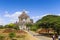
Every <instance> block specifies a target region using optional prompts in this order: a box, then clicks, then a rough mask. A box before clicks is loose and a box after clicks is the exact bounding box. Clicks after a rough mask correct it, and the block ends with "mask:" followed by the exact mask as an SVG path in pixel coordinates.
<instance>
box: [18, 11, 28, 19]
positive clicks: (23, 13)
mask: <svg viewBox="0 0 60 40" xmlns="http://www.w3.org/2000/svg"><path fill="white" fill-rule="evenodd" d="M19 18H23V19H24V18H29V16H28V15H27V14H26V12H25V11H23V12H22V14H21V15H20V16H19Z"/></svg>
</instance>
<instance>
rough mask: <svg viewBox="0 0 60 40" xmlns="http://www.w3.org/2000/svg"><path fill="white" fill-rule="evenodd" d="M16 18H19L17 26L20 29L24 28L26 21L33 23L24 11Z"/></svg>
mask: <svg viewBox="0 0 60 40" xmlns="http://www.w3.org/2000/svg"><path fill="white" fill-rule="evenodd" d="M18 18H19V28H20V29H26V24H27V23H33V20H32V19H30V17H29V16H28V15H27V13H26V12H25V11H23V12H22V14H21V15H20V16H19V17H18Z"/></svg>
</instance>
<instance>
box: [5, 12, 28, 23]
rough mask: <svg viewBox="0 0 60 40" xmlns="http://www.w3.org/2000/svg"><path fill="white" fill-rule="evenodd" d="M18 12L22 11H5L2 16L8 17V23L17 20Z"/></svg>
mask: <svg viewBox="0 0 60 40" xmlns="http://www.w3.org/2000/svg"><path fill="white" fill-rule="evenodd" d="M25 12H26V13H29V12H28V11H25ZM20 14H22V11H17V12H14V13H12V14H9V13H6V14H5V15H4V17H6V18H9V19H10V20H9V23H14V22H16V21H18V20H19V19H18V16H20Z"/></svg>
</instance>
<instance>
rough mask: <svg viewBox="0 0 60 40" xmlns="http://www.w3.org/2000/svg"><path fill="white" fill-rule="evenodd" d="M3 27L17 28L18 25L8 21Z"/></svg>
mask: <svg viewBox="0 0 60 40" xmlns="http://www.w3.org/2000/svg"><path fill="white" fill-rule="evenodd" d="M5 28H13V29H16V30H19V25H16V24H13V23H10V24H8V25H5Z"/></svg>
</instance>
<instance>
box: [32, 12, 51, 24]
mask: <svg viewBox="0 0 60 40" xmlns="http://www.w3.org/2000/svg"><path fill="white" fill-rule="evenodd" d="M46 15H51V14H49V13H47V14H43V15H40V16H34V17H32V19H33V20H34V23H35V22H36V21H37V20H38V19H41V18H42V17H44V16H46Z"/></svg>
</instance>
